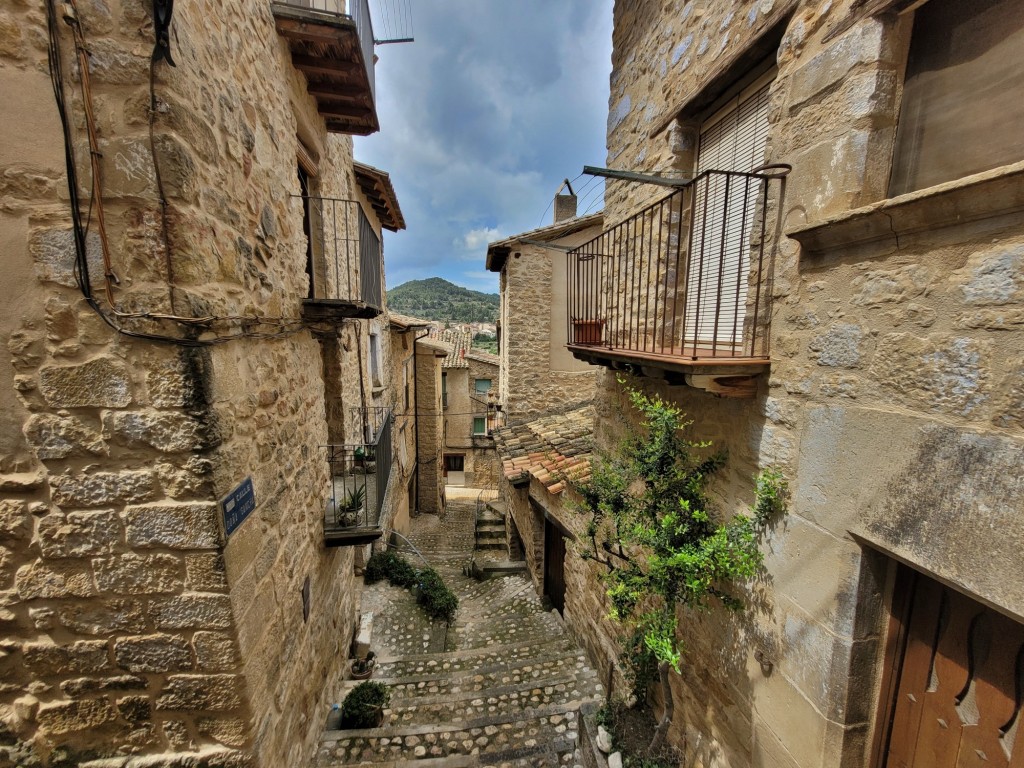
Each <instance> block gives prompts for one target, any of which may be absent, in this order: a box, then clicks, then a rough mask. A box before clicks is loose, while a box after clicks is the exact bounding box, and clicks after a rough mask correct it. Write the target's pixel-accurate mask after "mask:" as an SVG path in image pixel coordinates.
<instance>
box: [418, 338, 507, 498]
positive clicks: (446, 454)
mask: <svg viewBox="0 0 1024 768" xmlns="http://www.w3.org/2000/svg"><path fill="white" fill-rule="evenodd" d="M430 340H431V341H432V342H433V343H434V344H435V345H439V346H441V347H442V348H443V349H445V350H446V351H447V353H448V354H447V355H446V356H445V358H444V361H443V362H442V363H441V402H442V410H443V419H444V422H443V426H442V459H441V471H442V475H443V477H444V482H445V484H446V485H459V486H469V487H471V488H494V487H495V483H496V482H497V454H496V453H495V452H494V438H493V437H492V435H491V433H492V432H493V430H494V428H495V426H497V419H498V409H497V403H498V397H499V393H498V384H497V382H498V358H497V357H496V356H494V355H491V354H489V353H487V352H484V351H482V350H479V349H473V334H472V332H470V331H468V330H463V329H458V328H446V329H441V330H437V331H434V332H433V333H431V335H430Z"/></svg>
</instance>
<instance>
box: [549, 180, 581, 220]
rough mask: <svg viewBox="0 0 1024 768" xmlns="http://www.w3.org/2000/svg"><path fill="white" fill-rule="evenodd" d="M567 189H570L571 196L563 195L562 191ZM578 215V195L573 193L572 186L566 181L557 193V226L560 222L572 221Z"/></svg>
mask: <svg viewBox="0 0 1024 768" xmlns="http://www.w3.org/2000/svg"><path fill="white" fill-rule="evenodd" d="M566 187H568V188H569V194H567V195H563V194H562V190H563V189H565V188H566ZM575 215H576V193H575V192H573V191H572V184H570V183H569V180H568V179H566V180H565V181H563V182H562V186H560V187H559V188H558V191H557V192H556V193H555V221H554V223H555V224H557V223H558V222H560V221H565V220H566V219H571V218H573V217H574V216H575Z"/></svg>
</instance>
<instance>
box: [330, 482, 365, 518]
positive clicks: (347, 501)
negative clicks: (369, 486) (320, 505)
mask: <svg viewBox="0 0 1024 768" xmlns="http://www.w3.org/2000/svg"><path fill="white" fill-rule="evenodd" d="M365 501H366V486H363V485H360V486H356V487H355V488H353V489H352V490H351V491H349V492H348V494H347V495H346V496H345V497H344V498H342V499H341V500H340V501H337V502H334V504H335V508H334V522H335V523H336V524H337V525H339V526H341V527H342V528H351V527H352V526H354V525H356V524H357V523H358V522H359V517H360V513H361V512H362V511H363V504H364V503H365Z"/></svg>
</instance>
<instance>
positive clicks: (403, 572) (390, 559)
mask: <svg viewBox="0 0 1024 768" xmlns="http://www.w3.org/2000/svg"><path fill="white" fill-rule="evenodd" d="M363 578H364V580H365V581H366V583H367V584H376V583H377V582H378V581H381V580H383V579H387V580H388V582H389V583H390V584H393V585H394V586H396V587H405V588H406V589H409V588H410V587H412V586H413V585H414V584H415V583H416V569H415V568H413V567H412V566H411V565H409V563H407V562H406V561H405V560H404V559H403V558H402V557H400V556H399V555H396V554H395V553H394V552H392V551H390V550H385V551H384V552H374V553H373V554H372V555H370V559H369V560H368V561H367V562H366V567H365V568H364V569H363Z"/></svg>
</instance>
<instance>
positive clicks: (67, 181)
mask: <svg viewBox="0 0 1024 768" xmlns="http://www.w3.org/2000/svg"><path fill="white" fill-rule="evenodd" d="M310 5H311V4H310V3H308V2H304V3H296V4H294V5H293V4H290V3H266V2H253V1H250V0H245V1H244V2H238V3H230V4H223V3H217V2H208V1H206V0H196V2H189V3H178V4H177V7H176V8H175V9H174V14H173V18H171V19H169V20H168V19H159V20H158V21H157V23H156V24H155V25H154V22H153V18H152V13H153V11H152V7H151V4H149V3H143V2H139V1H138V0H115V2H94V1H93V0H79V2H77V3H75V2H72V3H68V4H58V3H55V2H49V1H48V2H45V3H42V4H20V3H15V4H6V5H5V6H4V8H3V10H2V11H0V29H2V33H0V36H2V39H3V44H2V45H0V82H2V84H3V88H2V90H3V93H4V97H5V100H6V104H5V108H4V109H3V110H2V111H0V136H2V141H0V179H2V181H0V242H2V243H3V249H2V251H0V260H2V264H3V267H4V271H5V284H4V285H5V287H4V290H5V296H6V298H7V300H6V301H4V302H3V307H4V308H3V310H2V314H0V336H2V337H3V339H4V342H5V344H6V346H7V348H8V350H9V353H10V354H9V356H8V357H5V358H4V359H3V360H2V361H0V381H2V386H0V393H2V394H0V403H2V408H0V414H2V415H0V445H2V448H0V490H2V493H3V498H2V500H0V532H2V535H0V633H2V636H3V640H2V647H0V744H2V745H3V746H2V747H0V764H4V765H11V764H15V765H30V764H31V765H37V764H38V765H43V766H46V765H58V764H59V765H83V766H88V765H93V764H102V765H103V766H105V767H107V766H110V767H113V766H120V765H124V764H126V763H127V762H128V760H129V756H138V758H139V759H140V760H142V761H143V762H145V764H146V765H157V764H161V765H162V764H167V765H171V764H174V765H184V764H186V763H187V764H189V765H200V764H201V765H211V766H212V765H232V766H234V765H253V766H257V765H262V766H282V765H287V766H298V765H302V764H304V763H305V762H306V761H308V759H309V756H310V755H311V754H312V753H313V750H314V746H315V742H316V740H317V736H318V732H319V731H320V729H321V727H322V719H321V718H323V717H324V716H325V715H326V711H327V705H328V702H327V701H326V699H325V696H326V695H327V691H328V690H330V689H332V687H333V686H334V684H335V683H336V682H337V681H339V680H340V679H341V678H342V677H343V676H344V675H345V674H346V658H347V655H348V645H349V640H350V638H351V635H352V631H353V621H354V616H355V614H356V611H357V605H358V599H359V595H358V589H357V582H356V580H355V578H354V574H353V566H354V552H355V548H354V545H356V544H359V543H364V542H365V541H367V540H369V539H372V538H375V537H379V536H380V535H381V533H382V532H384V531H386V530H387V528H389V527H390V526H391V525H392V521H391V517H392V516H393V515H394V514H395V512H396V510H397V509H398V502H400V501H401V500H402V499H404V498H406V488H405V487H400V484H399V483H398V482H389V480H391V479H393V478H392V476H391V474H390V472H389V467H390V466H391V464H392V452H391V449H390V437H391V430H390V425H391V409H392V408H393V407H394V406H395V405H396V403H395V402H393V398H394V396H395V392H394V390H393V389H392V388H391V387H390V383H389V381H388V375H389V372H390V368H389V366H388V365H387V364H386V361H388V360H390V359H391V357H392V350H391V349H390V346H391V340H392V334H391V333H390V332H389V327H388V324H387V322H386V319H385V318H384V317H383V316H382V314H381V313H382V312H383V311H384V304H383V298H384V292H383V263H382V253H381V248H380V236H381V229H382V228H387V229H392V230H397V229H401V228H403V227H404V222H403V220H402V215H401V211H400V210H399V207H398V204H397V201H396V198H395V195H394V191H393V189H392V188H391V184H390V181H389V180H388V177H387V174H386V173H384V172H382V171H379V170H377V169H374V168H370V167H369V166H362V165H359V164H357V163H354V162H353V158H352V140H351V138H350V134H355V133H368V132H372V131H374V130H376V129H377V125H378V122H377V115H376V111H375V107H374V98H375V97H374V87H373V45H372V41H373V34H372V29H371V27H370V20H369V14H368V10H367V5H366V3H365V0H351V2H350V3H349V4H348V8H347V9H346V10H347V13H344V14H340V13H337V12H335V11H338V10H342V6H343V5H344V4H342V3H332V6H333V10H328V11H316V10H314V9H312V8H310V7H309V6H310ZM321 5H322V4H321ZM298 6H306V7H298ZM154 41H157V50H156V52H155V54H154V55H153V57H152V59H151V56H150V52H151V51H153V50H154ZM167 46H169V49H168V48H167ZM170 58H173V62H174V63H175V65H176V66H173V67H172V66H170V60H169V59H170ZM48 70H49V73H48ZM396 354H397V352H396ZM406 429H407V427H406ZM325 446H331V448H327V447H325ZM329 459H333V460H334V461H333V462H329ZM332 476H333V477H332ZM359 476H361V477H362V480H361V481H360V480H358V477H359ZM352 482H362V484H363V486H364V488H365V498H364V501H363V504H362V506H361V508H359V509H358V510H357V511H356V512H355V513H353V514H354V519H356V520H357V522H356V523H354V524H352V525H345V526H344V530H339V527H340V526H339V525H338V520H339V519H340V512H341V510H340V506H339V505H338V503H337V502H338V501H339V500H340V498H341V496H342V495H343V494H346V493H347V492H349V491H351V490H352V489H353V487H352V485H351V483H352ZM95 760H99V761H100V762H99V763H94V762H93V761H95ZM132 764H133V765H134V764H136V763H135V762H132Z"/></svg>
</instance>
